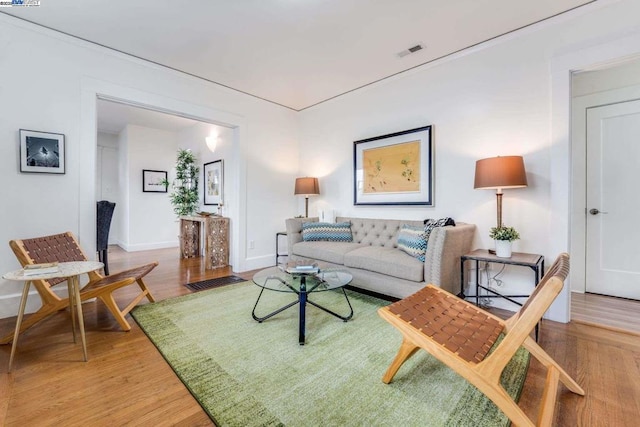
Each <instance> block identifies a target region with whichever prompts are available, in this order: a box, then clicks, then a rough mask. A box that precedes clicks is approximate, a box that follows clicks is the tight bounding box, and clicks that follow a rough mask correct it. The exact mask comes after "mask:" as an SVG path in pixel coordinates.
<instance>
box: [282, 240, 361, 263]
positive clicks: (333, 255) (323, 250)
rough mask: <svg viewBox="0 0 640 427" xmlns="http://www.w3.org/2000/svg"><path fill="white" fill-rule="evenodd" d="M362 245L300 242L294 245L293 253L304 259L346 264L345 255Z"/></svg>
mask: <svg viewBox="0 0 640 427" xmlns="http://www.w3.org/2000/svg"><path fill="white" fill-rule="evenodd" d="M360 247H362V245H360V244H358V243H353V242H299V243H296V244H294V245H293V248H292V249H291V253H292V254H294V255H298V256H301V257H304V258H309V259H315V260H319V261H326V262H331V263H333V264H344V254H346V253H347V252H349V251H352V250H354V249H358V248H360Z"/></svg>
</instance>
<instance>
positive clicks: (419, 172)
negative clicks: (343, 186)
mask: <svg viewBox="0 0 640 427" xmlns="http://www.w3.org/2000/svg"><path fill="white" fill-rule="evenodd" d="M353 163H354V168H353V172H354V174H353V194H354V198H353V204H354V205H427V206H433V176H434V175H433V126H424V127H421V128H417V129H411V130H406V131H402V132H396V133H392V134H389V135H382V136H376V137H374V138H367V139H363V140H360V141H355V142H354V143H353Z"/></svg>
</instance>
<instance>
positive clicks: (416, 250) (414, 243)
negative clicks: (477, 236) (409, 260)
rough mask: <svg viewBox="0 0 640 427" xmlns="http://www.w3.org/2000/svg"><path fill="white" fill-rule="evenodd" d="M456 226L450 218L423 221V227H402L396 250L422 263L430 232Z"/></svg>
mask: <svg viewBox="0 0 640 427" xmlns="http://www.w3.org/2000/svg"><path fill="white" fill-rule="evenodd" d="M447 225H454V226H455V225H456V223H455V221H454V220H453V219H452V218H449V217H445V218H440V219H426V220H424V227H421V226H414V225H407V224H405V225H403V226H402V228H401V229H400V232H398V249H400V250H401V251H404V252H406V253H408V254H409V255H411V256H412V257H414V258H417V259H419V260H420V261H422V262H424V260H425V256H426V254H427V244H428V243H429V236H430V235H431V231H433V229H434V228H436V227H445V226H447Z"/></svg>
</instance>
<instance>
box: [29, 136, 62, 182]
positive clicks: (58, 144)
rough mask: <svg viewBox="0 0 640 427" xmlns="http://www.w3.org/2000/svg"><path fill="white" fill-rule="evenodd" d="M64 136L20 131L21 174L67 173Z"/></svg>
mask: <svg viewBox="0 0 640 427" xmlns="http://www.w3.org/2000/svg"><path fill="white" fill-rule="evenodd" d="M64 150H65V146H64V135H63V134H61V133H51V132H38V131H34V130H26V129H20V172H35V173H57V174H63V173H65V151H64Z"/></svg>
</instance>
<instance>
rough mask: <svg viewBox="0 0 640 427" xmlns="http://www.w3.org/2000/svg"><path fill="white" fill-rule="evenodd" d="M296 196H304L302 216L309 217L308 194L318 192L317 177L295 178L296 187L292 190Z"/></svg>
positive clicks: (316, 193) (313, 194)
mask: <svg viewBox="0 0 640 427" xmlns="http://www.w3.org/2000/svg"><path fill="white" fill-rule="evenodd" d="M293 194H295V195H296V196H304V217H305V218H309V196H317V195H318V194H320V186H319V185H318V178H311V177H308V176H306V177H304V178H296V188H295V190H294V192H293Z"/></svg>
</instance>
